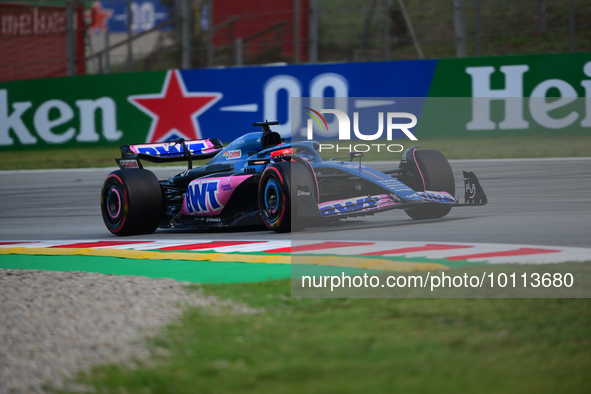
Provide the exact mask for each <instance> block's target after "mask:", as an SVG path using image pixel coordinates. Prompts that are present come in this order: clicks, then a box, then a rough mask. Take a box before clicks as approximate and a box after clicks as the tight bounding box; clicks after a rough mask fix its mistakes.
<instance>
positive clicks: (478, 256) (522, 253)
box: [446, 248, 561, 261]
mask: <svg viewBox="0 0 591 394" xmlns="http://www.w3.org/2000/svg"><path fill="white" fill-rule="evenodd" d="M557 252H561V251H560V250H552V249H531V248H519V249H515V250H506V251H503V252H491V253H479V254H466V255H463V256H453V257H447V258H446V259H447V260H452V261H453V260H468V259H484V258H490V257H512V256H527V255H530V254H545V253H557Z"/></svg>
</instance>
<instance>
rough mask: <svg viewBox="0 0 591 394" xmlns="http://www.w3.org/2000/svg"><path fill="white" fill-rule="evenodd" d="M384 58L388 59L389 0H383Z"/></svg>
mask: <svg viewBox="0 0 591 394" xmlns="http://www.w3.org/2000/svg"><path fill="white" fill-rule="evenodd" d="M384 6H385V12H384V60H390V7H391V4H390V0H384Z"/></svg>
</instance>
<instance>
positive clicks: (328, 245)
mask: <svg viewBox="0 0 591 394" xmlns="http://www.w3.org/2000/svg"><path fill="white" fill-rule="evenodd" d="M367 245H374V243H373V242H322V243H320V244H313V245H301V246H294V247H293V248H292V247H290V246H288V247H286V248H279V249H270V250H266V251H265V252H267V253H295V252H308V251H311V250H322V249H334V248H346V247H349V246H367Z"/></svg>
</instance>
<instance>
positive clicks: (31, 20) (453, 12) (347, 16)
mask: <svg viewBox="0 0 591 394" xmlns="http://www.w3.org/2000/svg"><path fill="white" fill-rule="evenodd" d="M0 29H1V30H0V52H1V53H2V55H3V56H2V57H0V72H1V73H0V81H7V80H14V79H26V78H39V77H48V76H57V75H75V74H96V73H109V72H125V71H148V70H166V69H172V68H183V69H188V68H200V67H220V66H222V67H223V66H235V65H254V64H270V63H280V64H281V63H285V64H298V63H323V62H365V61H379V60H409V59H423V58H427V59H433V58H449V57H470V56H496V55H519V54H539V53H565V52H591V2H588V1H584V0H519V1H515V0H513V1H510V0H274V1H272V2H270V1H266V0H250V1H243V0H104V1H82V0H30V1H23V0H13V1H12V2H10V3H9V2H6V3H0Z"/></svg>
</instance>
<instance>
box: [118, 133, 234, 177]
mask: <svg viewBox="0 0 591 394" xmlns="http://www.w3.org/2000/svg"><path fill="white" fill-rule="evenodd" d="M223 148H224V146H223V144H222V141H220V140H219V139H217V138H208V139H205V140H188V141H186V140H185V139H183V138H180V139H178V140H173V141H169V142H160V143H156V144H136V145H121V147H120V149H121V158H120V159H115V161H116V162H117V165H118V166H119V168H121V169H122V170H124V169H126V168H143V167H142V164H141V162H140V159H142V160H146V161H150V162H153V163H170V162H177V161H187V162H188V167H189V169H191V168H193V160H205V159H210V158H212V157H214V156H215V155H217V154H218V153H219V152H220V151H221V150H222V149H223Z"/></svg>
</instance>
